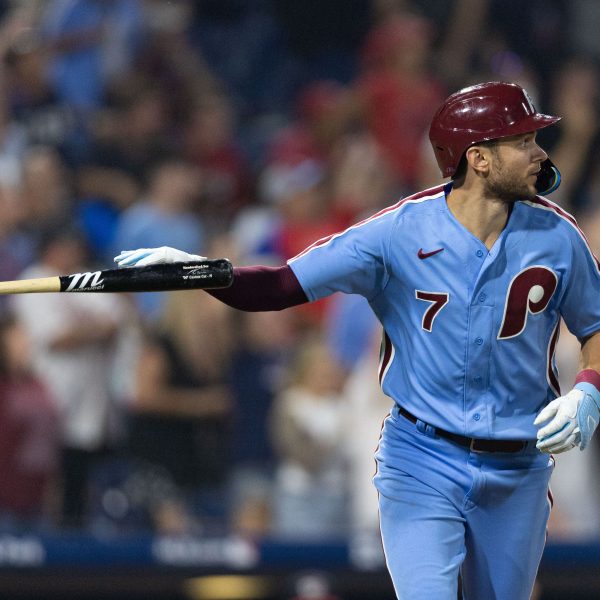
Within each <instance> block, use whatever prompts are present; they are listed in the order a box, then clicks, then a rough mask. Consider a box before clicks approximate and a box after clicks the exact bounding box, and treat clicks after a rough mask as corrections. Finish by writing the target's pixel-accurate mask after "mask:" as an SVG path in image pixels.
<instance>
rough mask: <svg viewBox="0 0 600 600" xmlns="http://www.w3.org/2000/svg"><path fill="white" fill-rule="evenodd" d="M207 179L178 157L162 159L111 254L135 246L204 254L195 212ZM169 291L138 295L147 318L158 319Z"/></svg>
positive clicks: (121, 225) (122, 220)
mask: <svg viewBox="0 0 600 600" xmlns="http://www.w3.org/2000/svg"><path fill="white" fill-rule="evenodd" d="M203 185H204V180H203V177H202V173H201V172H200V171H199V169H198V168H197V167H195V166H194V165H192V164H190V163H189V162H186V161H183V160H179V159H177V158H172V159H168V160H165V161H162V162H160V163H159V164H158V165H157V166H155V167H154V169H153V170H152V172H151V173H150V176H149V183H148V186H147V189H146V193H145V196H144V197H143V198H142V199H141V200H139V201H138V202H137V203H136V204H134V205H133V206H131V207H130V208H128V209H127V210H125V211H124V212H123V213H122V215H121V217H120V219H119V221H118V224H117V227H116V231H115V234H114V240H113V243H112V246H111V247H112V251H111V253H110V254H111V256H115V255H117V254H118V253H119V252H121V250H127V249H131V248H155V247H158V246H177V247H179V248H182V249H185V250H186V251H187V252H192V253H200V254H202V250H203V247H204V244H205V239H204V227H203V224H202V222H201V221H200V219H199V218H198V217H197V216H196V214H195V211H196V209H197V208H198V206H199V204H200V199H201V195H202V190H203ZM165 298H166V294H164V293H155V292H154V293H152V292H147V293H142V294H136V297H135V300H136V302H137V304H138V307H139V309H140V310H141V313H142V315H143V316H144V318H145V319H147V320H149V321H151V320H153V319H156V318H158V316H159V315H160V312H161V310H162V308H163V306H164V301H165Z"/></svg>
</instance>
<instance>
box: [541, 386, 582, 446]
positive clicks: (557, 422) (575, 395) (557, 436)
mask: <svg viewBox="0 0 600 600" xmlns="http://www.w3.org/2000/svg"><path fill="white" fill-rule="evenodd" d="M584 396H585V393H584V392H582V391H581V390H577V389H573V390H571V391H570V392H569V393H568V394H567V395H566V396H561V397H560V398H557V399H556V400H553V401H552V402H550V404H548V406H546V408H544V409H543V410H542V411H541V412H540V414H539V415H538V416H537V417H536V419H535V421H534V422H533V424H534V425H541V424H542V423H544V422H546V421H548V420H550V419H551V420H550V422H549V423H548V424H547V425H546V426H545V427H542V428H541V429H540V430H539V431H538V432H537V439H538V441H537V444H536V447H537V448H538V449H539V450H541V451H542V452H547V453H548V454H560V453H561V452H566V451H567V450H571V449H572V448H575V446H577V445H579V443H580V441H581V434H580V431H579V426H578V423H577V410H578V408H579V404H580V402H581V401H582V400H583V398H584Z"/></svg>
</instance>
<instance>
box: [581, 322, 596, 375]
mask: <svg viewBox="0 0 600 600" xmlns="http://www.w3.org/2000/svg"><path fill="white" fill-rule="evenodd" d="M579 364H580V371H583V370H585V369H593V370H594V371H597V372H598V373H600V332H598V333H595V334H593V335H592V336H591V337H589V338H588V339H587V340H586V341H585V342H584V343H583V345H582V347H581V356H580V361H579Z"/></svg>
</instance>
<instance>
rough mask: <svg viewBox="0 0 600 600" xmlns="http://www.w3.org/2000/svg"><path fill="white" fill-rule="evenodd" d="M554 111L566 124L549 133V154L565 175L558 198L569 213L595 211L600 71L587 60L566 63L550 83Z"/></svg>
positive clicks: (547, 134) (560, 123) (598, 144)
mask: <svg viewBox="0 0 600 600" xmlns="http://www.w3.org/2000/svg"><path fill="white" fill-rule="evenodd" d="M550 85H551V92H552V110H556V111H557V112H556V114H558V115H561V117H562V120H561V121H560V122H559V123H558V124H557V127H556V130H555V131H553V132H547V133H546V136H547V138H548V145H547V146H546V147H548V153H549V154H550V156H551V157H552V160H553V161H554V162H555V163H556V164H557V165H558V166H559V169H560V171H561V175H562V182H561V186H560V188H559V189H558V190H557V192H556V194H555V196H556V198H557V199H558V201H560V203H561V205H562V206H564V207H565V208H566V209H567V210H568V211H570V212H575V213H577V214H578V215H579V214H581V213H582V212H584V211H586V210H589V209H591V210H593V209H594V205H595V204H596V202H597V200H596V198H597V193H596V189H597V186H598V183H599V181H600V180H598V177H597V175H596V173H597V170H598V169H597V166H598V159H597V156H598V150H599V149H600V135H599V129H598V128H599V116H600V94H599V89H600V88H599V86H600V71H599V70H598V65H597V64H595V63H594V62H592V61H589V60H584V59H581V58H579V59H573V60H570V61H567V62H566V63H564V64H563V65H562V66H561V67H560V68H559V69H558V70H557V71H556V72H555V73H554V76H553V79H552V80H551V82H550Z"/></svg>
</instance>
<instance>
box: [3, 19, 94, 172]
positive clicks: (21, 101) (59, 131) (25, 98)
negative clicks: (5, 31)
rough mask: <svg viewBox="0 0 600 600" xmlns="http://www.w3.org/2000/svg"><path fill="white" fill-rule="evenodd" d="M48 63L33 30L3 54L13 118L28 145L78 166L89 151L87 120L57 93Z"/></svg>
mask: <svg viewBox="0 0 600 600" xmlns="http://www.w3.org/2000/svg"><path fill="white" fill-rule="evenodd" d="M49 59H50V56H49V54H48V52H47V49H46V48H45V47H44V45H43V43H42V40H41V39H40V37H39V32H38V31H37V30H35V29H33V28H28V29H23V30H22V31H21V32H20V34H19V36H18V37H17V38H16V39H15V40H14V41H13V43H12V45H11V46H10V47H9V48H8V49H7V51H6V52H5V53H4V55H3V56H2V60H3V61H4V64H5V68H6V82H7V86H8V87H7V98H8V103H9V110H10V114H11V116H12V119H14V121H15V122H16V123H17V124H19V125H20V126H21V128H22V129H23V131H24V132H25V134H26V136H27V142H28V143H29V144H41V145H49V146H53V147H54V148H56V149H57V150H59V151H60V153H61V154H62V156H63V157H64V158H65V159H66V160H67V161H68V163H69V164H78V163H79V162H80V161H81V160H82V159H83V158H84V157H85V156H86V153H87V151H88V146H87V142H88V137H87V135H88V131H87V123H86V119H85V117H84V115H83V114H81V113H79V112H78V111H77V109H76V108H75V107H74V106H72V105H69V104H68V103H67V102H66V101H65V100H64V99H62V98H61V97H60V96H59V95H58V94H57V93H56V90H55V88H54V87H53V85H52V82H51V81H50V78H49V74H48V65H49Z"/></svg>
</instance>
